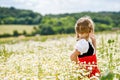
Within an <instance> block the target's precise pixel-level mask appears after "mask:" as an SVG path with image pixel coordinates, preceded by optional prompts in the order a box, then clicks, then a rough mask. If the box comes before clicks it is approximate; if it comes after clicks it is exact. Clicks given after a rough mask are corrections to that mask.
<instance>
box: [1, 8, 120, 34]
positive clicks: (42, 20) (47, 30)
mask: <svg viewBox="0 0 120 80" xmlns="http://www.w3.org/2000/svg"><path fill="white" fill-rule="evenodd" d="M83 16H90V17H91V18H92V19H93V21H94V22H95V31H105V30H112V29H120V24H119V23H120V12H80V13H70V14H69V13H65V14H57V15H53V14H48V15H44V16H43V15H41V14H39V13H36V12H33V11H30V10H20V9H15V8H14V7H10V8H2V7H0V24H29V25H33V24H37V25H38V27H35V28H34V32H32V33H31V35H35V34H40V35H50V34H62V33H74V25H75V22H76V21H77V20H78V19H79V18H80V17H83Z"/></svg>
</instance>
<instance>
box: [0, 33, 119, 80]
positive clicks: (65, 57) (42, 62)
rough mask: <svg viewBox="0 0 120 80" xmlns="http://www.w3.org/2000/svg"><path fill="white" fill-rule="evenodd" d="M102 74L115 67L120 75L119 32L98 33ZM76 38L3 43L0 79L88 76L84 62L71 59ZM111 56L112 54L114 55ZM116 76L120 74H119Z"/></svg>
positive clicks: (64, 79)
mask: <svg viewBox="0 0 120 80" xmlns="http://www.w3.org/2000/svg"><path fill="white" fill-rule="evenodd" d="M96 38H97V56H98V66H99V68H100V70H101V74H102V75H104V74H105V73H106V71H108V70H112V71H113V72H114V73H115V74H117V75H120V74H119V73H120V72H119V71H118V70H120V69H119V68H120V62H119V59H120V58H119V54H120V48H119V47H120V42H119V40H120V35H117V37H116V35H112V39H113V40H114V41H115V42H114V41H113V42H111V43H109V44H108V42H107V41H108V40H109V39H111V35H105V36H104V35H97V36H96ZM75 43H76V42H75V38H73V37H66V38H60V39H54V40H52V39H48V40H46V41H45V42H40V41H27V42H19V43H16V44H2V45H0V80H89V79H88V78H87V75H88V74H89V72H87V71H86V70H85V69H84V68H82V66H80V65H76V64H75V63H74V62H71V60H70V55H71V53H72V51H73V49H74V45H75ZM111 56H112V58H111ZM116 79H117V77H116Z"/></svg>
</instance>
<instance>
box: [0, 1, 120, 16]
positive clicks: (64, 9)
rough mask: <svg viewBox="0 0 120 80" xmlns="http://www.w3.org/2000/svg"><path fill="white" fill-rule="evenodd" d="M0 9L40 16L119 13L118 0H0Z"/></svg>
mask: <svg viewBox="0 0 120 80" xmlns="http://www.w3.org/2000/svg"><path fill="white" fill-rule="evenodd" d="M0 7H15V8H18V9H29V10H32V11H34V12H38V13H41V14H42V15H45V14H63V13H76V12H84V11H91V12H99V11H120V0H0Z"/></svg>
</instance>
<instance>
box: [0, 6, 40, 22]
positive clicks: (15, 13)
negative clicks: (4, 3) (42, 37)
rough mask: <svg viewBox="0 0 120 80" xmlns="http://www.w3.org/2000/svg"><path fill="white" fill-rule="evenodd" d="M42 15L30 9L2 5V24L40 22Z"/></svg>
mask: <svg viewBox="0 0 120 80" xmlns="http://www.w3.org/2000/svg"><path fill="white" fill-rule="evenodd" d="M41 19H42V16H41V15H40V14H38V13H35V12H32V11H30V10H20V9H16V8H14V7H11V8H4V7H0V24H39V23H40V21H41Z"/></svg>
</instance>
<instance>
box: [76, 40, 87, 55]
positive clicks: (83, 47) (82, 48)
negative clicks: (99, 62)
mask: <svg viewBox="0 0 120 80" xmlns="http://www.w3.org/2000/svg"><path fill="white" fill-rule="evenodd" d="M75 49H77V50H78V51H79V52H81V54H82V53H85V52H87V51H88V49H89V43H88V41H87V40H86V39H80V40H78V41H77V43H76V45H75Z"/></svg>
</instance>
